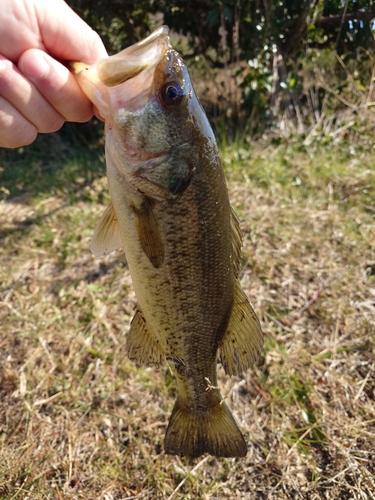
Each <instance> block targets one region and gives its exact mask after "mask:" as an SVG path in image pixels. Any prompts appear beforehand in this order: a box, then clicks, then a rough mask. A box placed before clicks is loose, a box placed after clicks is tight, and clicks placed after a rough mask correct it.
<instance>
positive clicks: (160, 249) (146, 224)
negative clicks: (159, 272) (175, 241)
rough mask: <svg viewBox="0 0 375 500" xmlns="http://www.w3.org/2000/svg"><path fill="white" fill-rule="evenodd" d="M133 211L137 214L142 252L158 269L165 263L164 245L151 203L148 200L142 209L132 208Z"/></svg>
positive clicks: (136, 219)
mask: <svg viewBox="0 0 375 500" xmlns="http://www.w3.org/2000/svg"><path fill="white" fill-rule="evenodd" d="M132 210H133V212H134V214H135V221H136V227H137V232H138V238H139V242H140V244H141V247H142V250H143V251H144V253H145V254H146V255H147V257H148V259H149V260H150V262H151V264H152V265H153V266H154V267H155V268H156V269H157V268H159V267H160V266H161V265H162V263H163V262H164V245H163V240H162V239H161V235H160V231H159V226H158V223H157V221H156V218H155V215H154V213H153V211H152V207H151V202H150V200H149V199H148V198H146V199H145V201H144V202H143V203H142V205H141V207H140V208H137V207H135V206H132Z"/></svg>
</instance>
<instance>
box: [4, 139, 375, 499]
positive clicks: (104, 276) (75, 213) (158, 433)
mask: <svg viewBox="0 0 375 500" xmlns="http://www.w3.org/2000/svg"><path fill="white" fill-rule="evenodd" d="M323 149H324V151H323V152H322V151H320V146H319V145H315V146H312V147H310V148H305V149H303V151H300V150H299V148H298V147H295V145H294V146H293V145H292V146H291V145H290V144H288V143H285V144H280V145H279V146H275V145H273V146H268V147H265V146H264V145H262V146H259V145H258V146H257V145H252V146H247V147H245V146H244V145H243V144H236V145H233V146H228V145H227V147H226V148H225V149H224V151H223V157H224V165H225V168H226V171H227V177H228V186H229V192H230V197H231V201H232V204H233V206H234V207H235V209H236V211H237V213H238V215H239V217H240V219H241V226H242V230H243V233H244V249H243V269H242V274H241V284H242V287H243V289H244V290H245V292H246V294H247V295H248V297H249V299H250V300H251V302H252V303H253V305H254V307H255V310H256V312H257V314H258V316H259V318H260V321H261V324H262V328H263V330H264V333H265V346H264V350H263V352H262V355H261V357H260V359H259V361H258V362H257V363H256V365H255V366H254V368H253V369H251V370H249V371H248V372H246V373H245V374H243V376H241V377H233V378H230V377H228V376H226V375H225V374H224V371H223V370H222V368H221V366H220V365H219V366H218V371H219V383H220V388H221V390H222V394H223V395H224V396H225V398H226V401H227V403H228V405H229V406H230V408H231V411H232V412H233V415H234V416H235V418H236V420H237V422H238V424H239V426H240V428H241V430H242V431H243V433H244V436H245V439H246V441H247V443H248V454H247V457H246V458H244V459H217V458H213V457H210V456H205V457H201V458H199V459H197V460H195V461H193V462H189V461H188V460H186V459H181V458H179V457H175V456H168V455H165V454H164V452H163V438H164V433H165V430H166V426H167V422H168V417H169V414H170V412H171V409H172V407H173V403H174V399H175V384H174V381H173V377H172V375H171V373H170V372H169V370H168V369H167V367H165V368H163V369H159V370H156V369H152V368H139V367H137V366H135V364H134V363H132V362H130V361H129V360H128V359H127V356H126V352H125V348H124V345H125V337H126V333H127V330H128V327H129V322H130V319H131V317H132V314H133V312H134V306H135V304H136V298H135V296H134V292H133V290H132V283H131V277H130V274H129V271H128V268H127V265H126V261H125V259H124V256H123V254H122V252H121V251H117V252H115V253H113V254H111V255H109V256H106V257H103V258H101V259H95V258H94V257H93V256H92V254H91V253H90V250H89V247H90V239H91V237H92V234H93V230H94V227H95V222H96V220H97V219H98V217H99V216H100V214H101V213H102V212H103V210H104V209H105V207H106V204H107V203H108V201H109V199H108V193H107V187H106V180H105V177H102V176H99V175H94V176H91V177H90V176H83V177H79V176H77V175H78V174H77V175H76V176H74V168H72V167H69V172H70V174H71V172H73V174H72V175H70V174H69V175H70V177H69V176H68V177H69V180H66V179H65V180H64V177H62V178H63V182H62V184H63V185H64V182H65V185H67V186H68V187H67V188H66V189H63V188H61V187H56V185H51V186H49V187H48V189H47V188H45V187H44V186H43V189H41V188H40V189H38V186H33V187H32V188H30V189H24V186H20V192H23V194H18V196H16V197H15V196H12V194H10V195H7V194H8V191H7V188H6V187H4V189H3V191H4V193H5V194H6V195H7V196H4V200H3V201H2V202H1V203H0V239H1V245H0V324H1V333H2V334H1V337H0V498H3V499H13V498H14V499H15V498H18V499H21V498H22V499H62V498H64V499H72V500H73V499H103V500H112V499H124V500H125V499H133V498H134V499H135V498H137V499H138V498H139V499H172V498H175V499H178V498H181V499H182V498H184V499H196V498H202V499H207V500H208V499H210V500H214V499H224V498H225V499H254V500H258V499H259V500H260V499H262V500H263V499H269V500H271V499H272V500H273V499H274V500H283V499H306V500H318V499H337V498H340V499H348V500H349V499H361V500H362V499H372V498H375V493H374V492H375V377H374V376H375V220H374V217H375V205H374V199H375V173H374V170H373V166H372V161H371V157H372V156H373V155H371V154H370V153H369V152H368V151H367V152H366V151H365V152H363V153H361V151H356V150H355V149H353V150H352V149H350V148H347V150H344V151H343V148H341V147H340V145H335V144H332V146H329V147H327V146H325V147H324V148H323ZM4 168H5V169H9V168H12V167H11V166H10V165H8V164H5V167H4ZM23 168H26V167H23ZM33 168H36V167H35V165H34V167H33ZM38 168H41V169H42V170H43V166H38ZM25 175H26V174H25ZM61 175H62V174H61ZM4 185H6V184H4Z"/></svg>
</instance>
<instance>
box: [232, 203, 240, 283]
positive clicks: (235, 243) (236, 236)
mask: <svg viewBox="0 0 375 500" xmlns="http://www.w3.org/2000/svg"><path fill="white" fill-rule="evenodd" d="M230 208H231V214H230V215H231V217H230V225H231V228H232V248H233V250H232V251H233V269H234V274H235V276H236V277H238V275H239V272H240V270H241V267H242V266H241V258H242V231H241V227H240V219H239V218H238V217H237V214H236V212H235V211H234V210H233V207H230Z"/></svg>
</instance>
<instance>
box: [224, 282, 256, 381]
mask: <svg viewBox="0 0 375 500" xmlns="http://www.w3.org/2000/svg"><path fill="white" fill-rule="evenodd" d="M262 346H263V333H262V330H261V327H260V323H259V320H258V318H257V316H256V314H255V311H254V309H253V307H252V305H251V304H250V302H249V301H248V298H247V297H246V295H245V293H244V291H243V290H242V289H241V287H240V284H239V282H238V281H236V285H235V293H234V301H233V306H232V311H231V314H230V318H229V323H228V327H227V330H226V332H225V334H224V337H223V340H222V342H221V345H220V358H221V362H222V364H223V367H224V370H225V373H227V374H228V375H239V374H240V373H242V372H243V371H245V370H247V369H248V368H250V366H251V365H252V364H253V363H254V362H255V361H256V360H257V358H258V356H259V353H260V351H261V349H262Z"/></svg>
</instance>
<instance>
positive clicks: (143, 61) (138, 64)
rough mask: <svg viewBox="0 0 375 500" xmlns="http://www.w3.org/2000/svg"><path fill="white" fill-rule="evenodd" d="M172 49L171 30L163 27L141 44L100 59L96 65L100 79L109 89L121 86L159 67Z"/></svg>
mask: <svg viewBox="0 0 375 500" xmlns="http://www.w3.org/2000/svg"><path fill="white" fill-rule="evenodd" d="M171 49H172V46H171V44H170V40H169V28H168V27H167V26H162V27H161V28H159V29H158V30H156V31H154V32H153V33H151V35H150V36H148V37H147V38H145V39H144V40H142V41H141V42H139V43H136V44H134V45H132V46H130V47H127V48H126V49H124V50H123V51H121V52H119V53H118V54H115V55H114V56H110V57H107V58H105V59H99V61H98V62H97V63H96V67H97V72H98V77H99V79H100V81H101V82H102V83H103V84H104V85H106V86H107V87H114V86H116V85H121V83H124V82H126V81H128V80H130V79H132V78H134V77H135V76H137V75H139V74H140V73H141V72H142V71H144V70H146V69H151V68H152V67H154V66H155V65H157V64H158V63H159V62H160V60H161V59H162V58H163V56H164V55H165V54H166V52H167V51H168V50H171Z"/></svg>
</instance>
